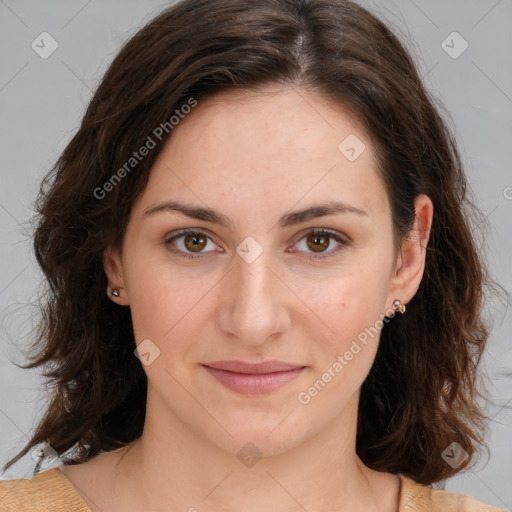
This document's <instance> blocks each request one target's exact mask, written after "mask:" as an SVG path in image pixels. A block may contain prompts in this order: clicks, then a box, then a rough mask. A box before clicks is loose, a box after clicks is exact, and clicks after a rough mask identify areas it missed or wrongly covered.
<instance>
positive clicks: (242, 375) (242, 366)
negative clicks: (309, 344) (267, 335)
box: [202, 361, 306, 395]
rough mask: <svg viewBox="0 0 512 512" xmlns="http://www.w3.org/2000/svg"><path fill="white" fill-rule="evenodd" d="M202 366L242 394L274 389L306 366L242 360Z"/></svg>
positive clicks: (287, 381)
mask: <svg viewBox="0 0 512 512" xmlns="http://www.w3.org/2000/svg"><path fill="white" fill-rule="evenodd" d="M202 366H203V367H204V368H205V370H206V371H207V372H208V373H209V374H210V375H211V376H212V377H214V378H215V379H216V380H217V381H218V382H220V383H221V384H223V385H224V386H225V387H226V388H228V389H230V390H231V391H235V392H236V393H240V394H243V395H260V394H265V393H270V392H271V391H275V390H277V389H279V388H281V387H283V386H285V385H286V384H287V383H289V382H290V381H292V380H294V379H295V378H296V377H298V376H299V375H300V374H301V373H302V371H303V370H304V369H305V368H306V367H305V366H299V365H296V364H292V363H285V362H283V361H265V362H263V363H255V364H251V363H246V362H244V361H215V362H213V363H208V364H203V365H202Z"/></svg>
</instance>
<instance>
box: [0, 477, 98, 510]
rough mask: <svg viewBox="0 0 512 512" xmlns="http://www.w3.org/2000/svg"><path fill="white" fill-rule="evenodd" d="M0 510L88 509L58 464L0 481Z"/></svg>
mask: <svg viewBox="0 0 512 512" xmlns="http://www.w3.org/2000/svg"><path fill="white" fill-rule="evenodd" d="M0 511H1V512H91V511H90V509H89V507H88V506H87V505H86V504H85V503H84V501H83V500H82V499H81V497H80V495H79V494H78V493H77V492H76V489H75V488H74V486H73V484H72V483H71V482H70V481H69V480H68V479H67V478H66V477H65V476H64V475H63V474H62V473H61V471H60V470H59V469H58V468H52V469H48V470H46V471H43V472H41V473H37V474H36V475H34V476H33V477H32V478H18V479H15V480H1V481H0Z"/></svg>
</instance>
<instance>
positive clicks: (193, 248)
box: [164, 229, 348, 260]
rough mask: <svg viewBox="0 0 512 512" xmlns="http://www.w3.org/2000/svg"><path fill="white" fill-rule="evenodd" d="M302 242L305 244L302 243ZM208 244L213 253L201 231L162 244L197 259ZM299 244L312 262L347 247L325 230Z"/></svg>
mask: <svg viewBox="0 0 512 512" xmlns="http://www.w3.org/2000/svg"><path fill="white" fill-rule="evenodd" d="M303 240H304V241H305V242H302V241H303ZM333 240H334V241H335V242H336V243H337V244H338V245H337V246H336V247H335V248H334V249H333V250H330V251H327V250H326V249H328V248H329V247H330V246H331V242H332V241H333ZM208 243H210V244H211V245H212V246H213V250H214V251H215V247H217V246H216V244H214V243H213V241H212V240H211V238H210V237H209V235H207V234H206V233H204V232H202V231H197V230H193V229H185V230H182V231H180V232H178V233H177V234H175V235H174V236H172V237H170V238H168V239H167V240H166V241H165V242H164V245H165V246H166V247H168V249H169V250H170V251H171V252H172V253H174V254H177V255H179V256H182V257H185V258H191V259H197V258H200V257H201V256H194V253H196V254H203V253H204V252H212V251H205V250H204V249H206V248H207V247H208ZM301 243H302V245H303V249H305V251H304V252H307V249H310V250H312V251H313V253H312V254H311V255H310V256H307V257H308V259H313V260H314V259H321V258H326V257H329V256H330V255H332V254H334V253H337V252H339V251H340V250H342V249H343V247H344V246H346V245H348V242H347V241H346V240H344V239H343V238H342V237H341V236H340V235H339V234H338V233H337V232H335V231H329V230H326V229H313V230H311V231H309V232H307V233H306V234H305V235H304V236H302V238H300V239H299V241H298V242H297V243H296V244H295V245H297V246H300V245H301ZM176 247H177V248H176ZM291 252H301V249H299V250H298V251H297V250H295V249H294V250H292V251H291ZM315 253H316V254H315ZM317 254H319V255H317ZM324 254H327V255H324Z"/></svg>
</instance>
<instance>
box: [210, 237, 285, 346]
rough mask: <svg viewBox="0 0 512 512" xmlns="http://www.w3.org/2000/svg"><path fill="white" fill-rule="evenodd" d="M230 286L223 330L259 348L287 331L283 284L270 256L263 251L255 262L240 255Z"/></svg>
mask: <svg viewBox="0 0 512 512" xmlns="http://www.w3.org/2000/svg"><path fill="white" fill-rule="evenodd" d="M241 245H242V244H241ZM227 286H228V290H225V291H226V292H227V293H223V296H222V297H221V305H220V307H221V320H222V321H221V328H222V330H223V331H225V332H226V333H230V334H231V335H235V336H236V337H238V338H239V339H240V340H241V341H243V342H244V343H245V344H252V345H257V344H260V343H263V342H264V341H265V340H266V339H267V338H268V337H269V336H272V335H273V334H276V333H278V332H281V331H282V330H284V329H285V327H286V319H287V317H288V315H287V314H286V308H285V307H284V304H283V303H282V302H280V300H281V299H280V298H281V297H282V295H281V293H282V290H279V287H280V286H282V283H280V281H279V279H278V278H277V277H276V276H275V275H274V272H273V271H272V262H271V258H270V253H267V252H265V251H263V252H261V254H260V255H259V256H257V257H256V258H255V259H253V260H251V259H249V258H247V259H244V257H243V256H238V255H237V256H236V259H235V262H234V268H233V269H232V271H231V272H230V273H229V276H228V280H227Z"/></svg>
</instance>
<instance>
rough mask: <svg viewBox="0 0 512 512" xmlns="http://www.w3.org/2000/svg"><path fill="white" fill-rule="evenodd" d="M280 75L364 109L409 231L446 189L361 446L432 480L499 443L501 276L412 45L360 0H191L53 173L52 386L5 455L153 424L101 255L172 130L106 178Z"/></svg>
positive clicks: (48, 241) (395, 213)
mask: <svg viewBox="0 0 512 512" xmlns="http://www.w3.org/2000/svg"><path fill="white" fill-rule="evenodd" d="M266 84H285V85H288V86H290V85H291V86H294V87H300V88H304V89H307V90H310V91H313V92H315V93H317V94H320V95H322V96H323V97H326V98H329V99H331V100H334V101H336V102H338V103H339V104H342V105H344V106H345V107H346V108H347V109H348V110H349V111H350V112H352V113H353V114H354V115H355V116H356V118H357V119H358V120H359V121H360V122H361V123H362V125H363V126H364V128H365V129H366V131H367V133H368V134H369V136H370V138H371V140H372V143H373V145H374V147H375V150H376V153H377V157H378V162H379V171H380V173H381V175H382V178H383V180H384V183H385V185H386V191H387V193H388V196H389V199H390V204H391V214H392V220H393V233H394V236H395V237H396V239H397V240H398V241H400V240H402V239H403V238H404V237H406V236H408V235H409V234H410V232H411V229H412V228H413V226H414V218H415V211H414V199H415V198H416V197H417V196H418V195H419V194H422V193H424V194H426V195H427V196H429V197H430V198H431V200H432V202H433V205H434V218H433V225H432V229H431V235H430V239H429V241H428V245H427V251H426V263H425V271H424V275H423V279H422V281H421V284H420V287H419V289H418V291H417V293H416V295H415V296H414V298H413V299H412V300H411V301H410V302H409V304H408V305H407V314H405V315H403V316H401V315H399V316H397V317H395V318H394V319H393V320H392V321H391V322H388V323H386V324H385V325H384V327H383V328H382V331H381V337H380V344H379V348H378V352H377V355H376V359H375V362H374V364H373V366H372V368H371V370H370V373H369V375H368V377H367V379H366V380H365V382H364V384H363V386H362V390H361V397H360V405H359V416H358V426H357V445H356V451H357V454H358V455H359V457H360V458H361V460H362V461H363V462H364V463H365V464H366V465H367V466H369V467H370V468H372V469H375V470H378V471H388V472H393V473H397V472H400V473H403V474H405V475H408V476H409V477H411V478H413V479H414V480H416V481H417V482H419V483H422V484H430V483H433V482H435V481H438V480H441V479H445V478H448V477H449V476H451V475H453V474H455V473H457V472H458V471H460V470H461V469H462V468H464V467H466V466H467V465H468V464H469V462H470V461H471V460H472V456H473V454H474V453H475V450H476V449H477V448H478V445H484V439H485V438H484V430H485V429H484V427H485V415H484V412H483V407H482V405H481V404H480V403H479V398H483V397H484V395H483V393H482V392H481V391H480V390H479V385H480V380H479V379H478V378H477V376H478V374H477V372H476V371H475V370H476V369H477V366H478V365H479V362H480V359H481V355H482V352H483V350H484V347H485V344H486V341H487V338H488V334H489V326H488V325H487V324H486V321H485V320H484V317H483V305H484V297H485V293H484V292H485V288H486V286H487V285H490V284H491V282H492V280H491V279H490V278H489V275H488V271H487V270H486V265H485V262H484V260H483V256H482V254H481V253H480V252H479V250H478V241H477V240H476V238H475V237H476V235H475V233H476V231H475V230H476V227H477V223H478V222H479V221H480V219H479V215H480V216H481V213H480V212H479V210H478V209H477V207H476V206H475V204H474V202H472V201H471V200H470V199H469V198H468V193H467V190H466V189H467V188H468V187H467V184H466V177H465V173H464V170H463V166H462V164H461V158H460V155H459V152H458V149H457V146H456V141H455V138H454V136H453V134H452V132H451V131H450V129H449V127H448V125H447V122H446V121H445V120H444V119H443V117H442V116H441V114H440V109H441V108H442V107H440V106H439V105H440V104H438V102H437V101H436V100H435V99H434V98H433V97H431V95H430V94H429V93H428V92H427V91H426V89H425V86H424V85H423V83H422V80H421V78H420V76H419V74H418V71H417V69H416V67H415V64H414V61H413V59H412V57H411V55H410V54H409V52H408V51H407V50H406V48H405V46H404V44H403V43H402V42H400V39H399V37H398V36H397V35H395V34H394V33H393V32H392V31H391V30H390V28H388V27H387V25H386V24H384V23H383V22H382V21H380V20H379V19H378V18H377V17H376V16H374V15H373V14H372V13H370V12H369V11H367V10H365V9H364V8H362V7H360V6H359V5H357V4H356V3H353V2H351V1H348V0H258V1H257V2H254V1H252V0H183V1H181V2H179V3H176V4H174V5H171V6H170V7H167V8H166V9H165V10H163V11H162V12H161V13H160V14H158V15H157V16H156V17H155V18H154V19H152V20H151V21H149V22H148V23H147V24H146V25H145V26H144V27H142V28H141V29H140V30H139V31H138V32H137V33H136V34H135V35H134V36H133V37H131V38H130V39H129V40H128V41H127V42H126V43H125V44H124V45H123V47H122V48H121V50H120V52H119V53H118V54H117V56H116V57H115V58H114V59H113V61H112V63H111V65H110V66H109V68H108V70H107V71H106V73H105V75H104V77H103V78H102V80H101V82H100V84H99V86H98V88H97V90H96V92H95V94H94V95H93V97H92V99H91V101H90V103H89V105H88V107H87V109H86V111H85V114H84V116H83V119H82V122H81V125H80V127H79V129H78V131H77V132H76V134H75V135H74V136H73V138H72V139H71V141H70V142H69V144H68V145H67V146H66V148H65V149H64V151H63V152H62V154H61V155H60V157H59V158H58V160H57V162H56V163H55V165H54V166H53V168H52V169H51V170H50V171H49V172H48V174H47V175H46V177H45V178H44V180H43V182H42V184H41V187H40V191H39V195H38V197H37V200H36V202H35V204H36V216H35V229H34V237H33V245H34V250H35V255H36V258H37V262H38V264H39V265H40V267H41V269H42V271H43V272H44V276H45V278H46V279H45V283H46V285H45V291H44V293H42V294H41V296H40V300H39V305H40V308H41V319H40V322H39V324H38V328H37V336H36V339H35V340H34V342H33V345H31V348H30V355H29V357H30V359H29V361H30V363H29V364H28V365H25V366H22V368H34V367H39V366H42V367H43V369H44V370H45V371H44V373H43V375H44V376H45V377H46V378H47V380H48V382H49V383H50V386H49V387H51V389H50V393H51V394H50V396H51V400H50V402H49V405H48V407H47V409H46V411H45V413H44V416H43V417H42V419H41V421H40V423H39V424H38V426H37V428H36V429H35V431H34V433H33V435H32V436H31V439H30V441H29V442H28V443H27V444H26V446H25V447H24V449H23V450H21V451H20V452H19V453H18V455H17V456H16V457H14V458H13V459H11V460H10V461H9V462H8V463H7V464H6V465H5V466H4V468H5V469H7V468H9V467H10V466H11V465H12V464H14V463H15V462H16V461H18V460H19V459H20V458H21V457H22V456H23V455H25V454H26V453H27V452H28V451H29V450H30V449H31V448H32V447H34V446H35V445H37V444H38V443H42V442H48V443H49V444H50V445H51V447H52V448H53V449H54V450H55V451H56V452H57V453H58V454H59V455H62V460H63V461H64V463H65V464H79V463H82V462H85V461H86V460H88V459H90V458H92V457H94V456H95V455H97V454H98V453H99V452H101V451H111V450H114V449H117V448H120V447H122V446H124V445H126V444H127V443H130V442H131V441H133V440H135V439H137V438H138V437H140V436H141V434H142V430H143V425H144V418H145V409H146V393H147V378H146V375H145V373H144V371H143V369H142V365H141V364H140V361H139V360H138V359H137V358H136V357H135V356H134V349H135V347H136V345H135V340H134V335H133V329H132V322H131V315H130V310H129V308H126V307H120V306H118V305H116V304H114V303H113V302H112V301H111V300H110V299H109V298H108V297H107V295H106V293H105V291H106V289H107V278H106V275H105V272H104V269H103V262H102V255H103V252H104V250H105V249H106V248H107V247H108V246H109V245H111V244H112V245H114V246H116V247H117V248H119V249H120V248H121V242H122V240H123V235H124V232H125V229H126V225H127V222H128V218H129V214H130V209H131V205H132V203H133V201H134V199H135V198H136V197H137V196H138V195H139V194H141V193H142V192H143V191H144V188H145V186H146V184H147V181H148V177H149V172H150V169H151V166H152V164H153V162H154V161H155V159H156V157H157V156H158V154H159V152H160V150H161V149H162V147H163V145H164V144H165V142H166V141H167V140H168V138H169V137H171V136H172V130H171V129H168V130H166V131H165V133H163V136H162V137H161V140H158V144H157V145H156V147H154V148H153V149H152V150H151V151H150V152H149V154H147V156H145V157H144V158H143V159H141V160H140V161H138V162H137V165H136V166H134V168H133V169H132V170H130V172H126V173H123V179H121V180H119V181H118V182H116V183H115V186H112V187H110V189H109V190H108V193H103V192H101V193H100V192H99V191H100V190H105V188H104V187H105V183H107V182H109V180H111V179H112V177H113V175H114V173H115V172H116V171H117V170H119V169H121V168H123V166H124V165H125V164H126V162H128V161H129V160H130V158H132V157H133V152H134V151H136V150H137V149H138V148H141V147H142V146H143V145H144V144H145V142H146V141H147V140H148V137H150V136H151V135H152V134H154V130H155V128H156V127H158V126H161V125H164V123H166V122H168V120H169V119H170V118H171V116H173V115H175V114H176V111H177V110H178V111H179V109H180V108H182V106H183V105H185V104H186V103H187V102H188V103H189V104H190V102H191V100H192V99H193V100H195V101H198V102H200V101H201V98H204V97H207V96H211V95H213V94H215V93H216V92H218V91H223V90H228V89H246V90H251V89H256V88H258V87H260V86H263V85H266ZM166 126H167V125H166ZM153 139H155V137H153ZM118 175H119V172H118ZM452 442H457V443H458V444H459V445H460V446H462V447H463V448H464V449H465V450H466V452H467V453H468V455H469V457H468V459H467V460H466V461H465V462H464V464H462V465H461V466H460V467H458V468H452V467H451V466H450V465H448V464H447V463H446V462H445V461H444V460H443V458H442V457H441V454H442V452H443V451H444V450H445V449H446V448H447V447H448V446H449V445H450V444H451V443H452ZM66 454H68V455H66Z"/></svg>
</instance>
